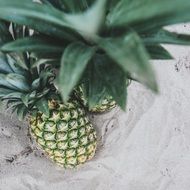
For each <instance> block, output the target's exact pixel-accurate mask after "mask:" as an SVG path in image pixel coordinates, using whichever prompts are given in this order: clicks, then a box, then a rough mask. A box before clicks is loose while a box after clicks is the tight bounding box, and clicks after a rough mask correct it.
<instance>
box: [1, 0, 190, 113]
mask: <svg viewBox="0 0 190 190" xmlns="http://www.w3.org/2000/svg"><path fill="white" fill-rule="evenodd" d="M189 10H190V1H189V0H77V2H76V1H75V0H69V1H68V0H41V3H37V2H32V0H14V1H13V0H6V1H5V0H0V19H2V20H4V21H3V22H2V24H1V25H0V36H2V33H3V34H4V35H3V36H4V37H0V39H1V40H0V45H3V44H5V42H9V41H11V40H10V35H9V33H7V25H6V23H5V21H6V22H7V21H8V22H14V23H16V24H19V25H24V26H26V28H28V27H29V28H31V29H33V30H35V32H34V35H30V36H27V37H25V36H22V35H20V37H19V39H18V35H17V38H14V39H15V40H14V41H11V42H10V43H7V44H5V45H3V46H2V48H1V50H3V51H4V52H23V53H25V54H26V52H31V54H30V55H31V56H33V57H35V58H37V59H35V61H34V62H32V63H31V62H30V61H29V60H27V59H26V56H24V58H25V59H26V60H25V61H26V63H29V65H31V64H33V65H34V66H35V65H38V66H40V65H43V64H44V63H47V61H48V63H50V64H51V65H53V64H54V67H55V68H56V69H60V72H59V75H58V77H57V79H56V83H57V84H56V85H57V86H58V88H59V91H60V93H61V94H62V97H63V99H64V100H68V97H69V95H70V94H71V92H72V90H73V88H75V86H76V85H77V84H79V83H81V82H83V83H84V86H85V91H86V94H87V98H88V101H89V105H90V106H93V105H95V104H96V103H97V102H99V100H101V99H103V98H104V97H106V95H111V96H112V97H113V98H114V99H115V100H116V101H117V103H118V104H119V105H120V106H121V107H122V108H123V109H124V108H125V104H126V88H127V85H126V81H127V80H128V79H135V80H136V81H139V82H141V83H143V84H145V85H146V86H147V87H149V88H151V89H152V90H154V91H156V92H157V90H158V89H157V84H156V80H155V76H154V72H153V69H152V66H151V64H150V62H149V60H150V59H166V60H167V59H172V56H171V55H170V54H169V52H167V50H166V49H164V48H163V47H162V46H161V45H160V44H179V45H189V44H190V36H189V35H183V34H177V33H172V32H169V31H166V30H164V29H163V27H164V26H167V25H170V24H176V23H181V22H188V21H190V11H189ZM10 13H11V14H10ZM14 25H15V24H14ZM14 25H13V26H14ZM17 33H19V34H20V32H17ZM23 37H24V38H23ZM38 59H40V60H38ZM2 60H3V58H2ZM19 63H20V64H21V65H22V63H23V61H20V62H19ZM25 66H26V68H25V69H26V70H27V68H28V65H27V64H26V65H25ZM22 67H23V65H22ZM0 69H1V70H2V74H4V73H5V72H7V71H9V70H10V69H12V68H9V67H5V68H4V66H1V65H0ZM20 80H22V79H21V78H20ZM39 83H40V82H39V80H38V79H37V78H36V80H35V81H33V84H32V88H33V89H36V88H37V86H38V84H39ZM11 85H12V86H14V87H15V85H14V84H11ZM23 85H24V84H23ZM26 89H27V87H25V90H26ZM23 101H24V103H25V105H27V104H28V103H27V102H28V101H27V97H24V98H23ZM44 105H45V104H43V106H42V107H43V108H44V109H43V110H45V106H44ZM21 110H23V112H24V108H22V109H21Z"/></svg>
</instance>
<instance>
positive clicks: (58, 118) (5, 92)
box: [0, 22, 97, 168]
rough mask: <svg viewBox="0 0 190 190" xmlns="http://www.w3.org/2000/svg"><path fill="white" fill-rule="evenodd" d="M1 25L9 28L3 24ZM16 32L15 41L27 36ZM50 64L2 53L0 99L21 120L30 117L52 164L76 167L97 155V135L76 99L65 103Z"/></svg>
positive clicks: (27, 55)
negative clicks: (18, 37)
mask: <svg viewBox="0 0 190 190" xmlns="http://www.w3.org/2000/svg"><path fill="white" fill-rule="evenodd" d="M0 26H2V27H3V28H4V30H6V29H7V28H8V26H6V25H5V23H3V22H0ZM26 30H27V29H26ZM18 31H19V32H18ZM7 32H8V29H7ZM13 32H14V36H13V38H17V36H16V34H19V35H21V34H22V35H25V32H26V34H28V32H27V31H25V32H24V33H23V28H22V27H19V26H16V25H15V26H14V28H13ZM17 32H18V33H17ZM9 37H10V36H9ZM7 39H8V38H7ZM9 40H11V39H9ZM12 40H13V39H12ZM2 43H4V42H3V41H2ZM51 64H53V63H52V61H51V60H48V59H47V60H36V58H34V56H32V55H31V54H30V53H24V54H19V53H18V54H11V53H10V54H4V53H1V52H0V99H1V100H2V101H4V100H6V102H7V105H8V106H9V107H11V108H12V110H13V111H15V112H16V113H17V115H18V117H19V119H21V120H22V119H24V117H25V116H27V115H28V120H29V129H30V132H31V134H32V136H33V137H34V139H35V141H36V143H37V144H38V145H39V147H40V148H41V149H42V150H43V151H44V152H45V153H46V155H47V156H48V157H49V158H50V159H51V160H52V161H54V162H55V163H56V164H58V165H60V166H62V167H65V168H73V167H76V166H78V165H80V164H83V163H84V162H86V161H88V160H90V159H91V158H92V157H93V156H94V154H95V151H96V146H97V137H96V132H95V130H94V128H93V127H92V124H91V123H90V121H89V119H88V117H87V114H86V112H85V110H84V108H82V107H81V105H80V104H79V103H78V102H77V101H76V100H74V99H73V98H71V99H70V101H69V102H67V103H62V101H61V99H60V96H59V94H58V92H57V90H56V88H55V87H54V84H53V82H54V79H55V72H54V69H53V68H52V66H51Z"/></svg>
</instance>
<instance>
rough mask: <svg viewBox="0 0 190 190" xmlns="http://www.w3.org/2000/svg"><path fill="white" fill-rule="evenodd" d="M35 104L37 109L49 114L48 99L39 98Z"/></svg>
mask: <svg viewBox="0 0 190 190" xmlns="http://www.w3.org/2000/svg"><path fill="white" fill-rule="evenodd" d="M35 105H36V107H37V109H38V110H39V111H41V112H42V113H44V114H45V115H47V116H49V107H48V100H47V99H46V98H41V99H40V100H38V101H37V102H36V104H35Z"/></svg>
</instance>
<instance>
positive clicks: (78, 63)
mask: <svg viewBox="0 0 190 190" xmlns="http://www.w3.org/2000/svg"><path fill="white" fill-rule="evenodd" d="M94 53H95V48H92V47H90V46H87V45H85V44H83V43H78V42H76V43H73V44H70V45H69V46H68V47H67V48H66V49H65V51H64V54H63V57H62V60H61V68H60V73H59V76H58V81H57V82H58V87H59V90H60V92H61V94H62V97H63V99H64V100H65V101H67V100H68V98H69V95H70V93H71V91H72V89H73V88H74V87H75V85H76V84H77V83H78V81H79V80H80V78H81V75H82V73H83V72H84V69H85V68H86V65H87V64H88V62H89V61H90V59H91V58H92V56H93V54H94Z"/></svg>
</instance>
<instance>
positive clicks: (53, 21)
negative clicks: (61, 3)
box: [0, 0, 79, 40]
mask: <svg viewBox="0 0 190 190" xmlns="http://www.w3.org/2000/svg"><path fill="white" fill-rule="evenodd" d="M10 13H11V14H10ZM65 17H66V15H65V14H64V13H62V12H61V11H59V10H56V9H54V8H52V7H50V6H49V5H45V4H43V5H42V4H39V3H36V2H32V1H31V0H14V1H12V0H6V2H5V1H4V0H0V18H1V19H5V20H8V21H10V22H15V23H17V24H20V25H26V26H29V27H31V28H32V29H35V30H37V31H39V32H42V33H45V34H48V35H53V36H56V37H59V38H62V39H67V40H76V39H78V37H79V36H78V35H77V34H76V33H75V32H74V31H71V30H70V29H69V27H70V28H71V27H72V26H71V25H70V24H69V23H68V21H67V20H66V18H65Z"/></svg>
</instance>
